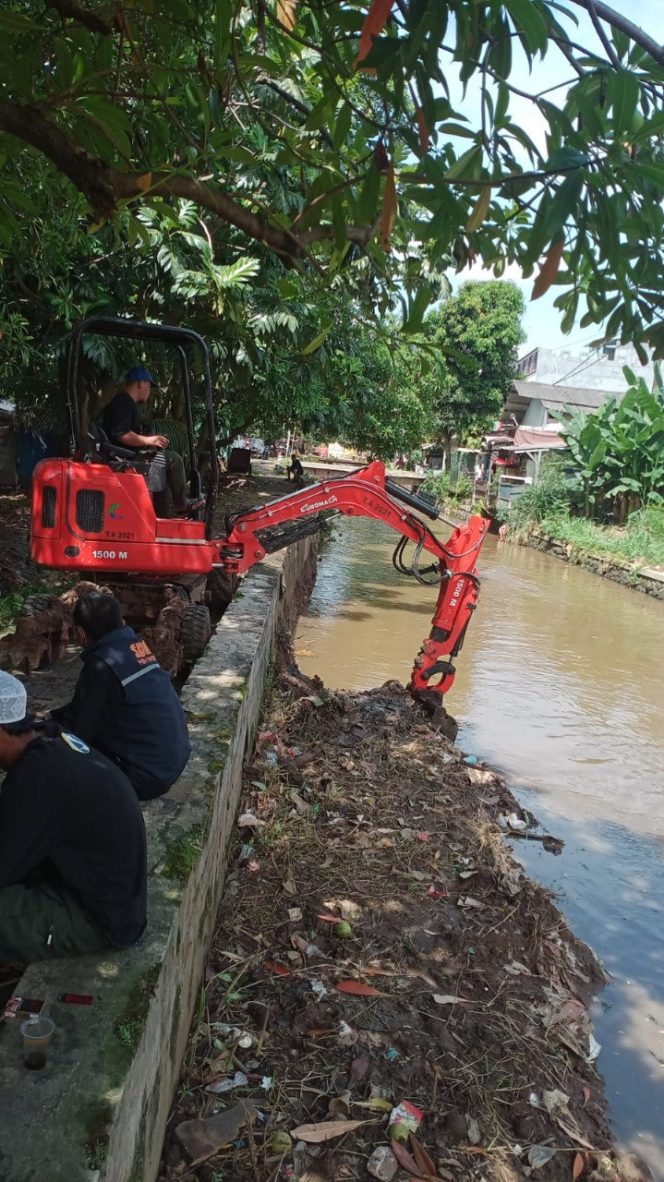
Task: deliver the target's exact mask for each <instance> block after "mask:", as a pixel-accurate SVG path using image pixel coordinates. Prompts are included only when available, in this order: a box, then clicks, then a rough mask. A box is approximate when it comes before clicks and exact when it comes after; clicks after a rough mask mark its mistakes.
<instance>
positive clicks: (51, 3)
mask: <svg viewBox="0 0 664 1182" xmlns="http://www.w3.org/2000/svg"><path fill="white" fill-rule="evenodd" d="M45 4H46V7H47V8H52V9H53V10H54V12H57V13H59V14H60V16H61V17H62V19H63V20H66V19H67V18H69V19H70V20H73V21H76V22H77V24H79V25H83V26H84V27H85V28H86V29H89V30H90V32H91V33H103V34H104V35H105V36H107V37H108V36H109V35H110V34H111V33H115V32H116V31H117V30H118V25H117V17H116V16H115V15H114V16H113V18H112V20H110V21H105V20H104V18H103V17H101V16H98V15H97V13H95V12H90V11H89V9H87V8H81V6H80V5H79V4H76V3H75V2H74V0H45ZM118 7H119V5H118Z"/></svg>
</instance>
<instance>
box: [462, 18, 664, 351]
mask: <svg viewBox="0 0 664 1182" xmlns="http://www.w3.org/2000/svg"><path fill="white" fill-rule="evenodd" d="M607 3H608V4H609V6H610V7H611V8H613V9H614V10H615V11H617V12H620V13H622V14H623V15H625V16H627V17H629V19H630V20H631V21H633V22H634V23H635V24H638V25H640V26H641V28H643V29H644V30H645V31H646V32H648V33H649V34H650V35H651V36H654V37H656V38H658V39H659V30H660V29H661V27H662V22H663V18H664V0H607ZM568 7H569V9H570V10H571V11H573V12H574V14H575V16H577V18H578V21H579V26H578V29H577V30H576V31H575V32H574V33H573V37H574V39H575V40H578V41H579V42H580V43H581V44H582V45H584V46H588V47H598V46H599V42H598V40H597V37H596V34H595V31H594V29H593V27H592V24H591V22H590V18H589V17H588V16H587V15H586V14H585V13H584V12H583V11H582V9H580V8H576V7H575V6H574V5H573V4H569V5H568ZM563 23H564V24H565V25H566V26H567V27H570V26H568V25H567V21H565V20H564V18H563ZM602 52H603V51H602ZM570 76H571V69H570V66H569V65H568V63H567V62H565V60H564V59H563V58H562V57H561V55H560V54H559V53H558V52H557V51H555V50H554V51H552V52H551V51H550V52H549V53H548V54H547V56H546V57H545V58H544V60H543V61H539V60H536V61H535V63H534V67H533V75H531V74H530V72H529V69H528V63H527V61H526V59H525V57H522V58H521V60H520V61H519V60H517V59H515V68H514V71H513V74H512V76H511V78H510V81H511V82H513V83H514V85H515V86H517V87H520V88H522V89H524V90H526V91H530V90H536V91H538V92H539V91H542V90H545V89H547V88H548V87H550V86H557V85H558V84H559V83H561V82H565V81H566V80H567V79H569V78H570ZM470 86H472V82H471V84H470ZM470 86H469V93H468V95H467V96H466V99H465V100H464V101H463V102H460V104H459V105H460V107H461V108H462V109H463V110H464V111H466V112H467V113H468V116H469V118H470V119H472V118H473V107H475V111H476V110H477V107H476V104H475V103H474V102H473V97H472V94H471V91H470ZM564 95H565V90H564V89H561V90H558V91H556V92H555V94H552V95H551V96H550V99H551V101H553V102H556V103H558V102H562V101H564ZM454 98H455V96H454V93H453V95H452V101H453V102H454ZM512 112H513V118H514V119H515V121H516V122H519V123H520V124H521V126H523V127H524V129H525V130H526V131H527V132H528V134H529V135H530V136H531V138H532V139H533V140H534V141H535V142H536V143H537V144H538V147H539V146H541V145H543V142H544V137H543V129H544V123H543V121H542V120H541V117H540V116H539V113H538V112H537V111H535V110H534V109H533V108H532V106H531V104H530V103H528V102H527V101H526V100H525V99H519V98H516V99H515V100H513V106H512ZM492 277H493V276H492V273H491V272H489V271H484V270H482V269H481V268H480V267H475V268H473V269H471V270H470V271H465V272H463V273H462V274H461V275H460V276H458V277H456V278H455V279H454V280H453V283H454V286H455V287H456V286H457V285H458V283H459V281H461V282H463V280H464V279H490V278H492ZM505 278H508V279H512V280H514V282H515V283H518V285H519V286H520V287H521V288H522V290H523V293H524V297H525V300H526V315H525V320H524V328H525V331H526V334H527V338H528V339H527V343H526V345H525V346H524V352H525V351H526V350H527V349H532V348H535V347H536V346H537V345H541V346H544V347H546V348H557V347H560V346H562V345H568V346H571V345H572V344H574V345H579V346H581V345H582V344H588V343H589V342H590V341H591V340H593V339H595V338H597V337H598V336H599V335H601V329H600V327H599V326H597V327H596V328H594V329H593V327H592V326H591V327H590V328H585V329H581V328H580V327H579V325H578V324H577V325H575V327H574V328H573V329H572V331H571V332H570V333H569V334H568V335H567V336H564V335H563V333H562V332H561V331H560V316H561V314H560V313H559V312H558V311H557V310H556V309H555V308H554V306H553V301H554V299H555V298H556V296H557V295H558V291H556V289H555V288H554V289H552V290H551V291H550V292H548V293H547V294H546V295H544V296H542V297H541V298H540V299H539V300H536V301H534V302H532V301H531V299H530V293H531V290H532V284H533V280H532V278H531V279H526V280H524V279H523V278H522V276H521V274H520V273H519V271H518V270H517V269H516V268H509V269H508V270H507V271H506V273H505ZM582 315H583V310H582V311H581V316H582Z"/></svg>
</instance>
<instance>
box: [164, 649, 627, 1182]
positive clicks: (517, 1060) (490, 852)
mask: <svg viewBox="0 0 664 1182" xmlns="http://www.w3.org/2000/svg"><path fill="white" fill-rule="evenodd" d="M264 727H265V729H264V730H263V731H262V732H261V734H260V735H259V739H258V746H257V753H256V756H255V759H254V763H253V765H252V767H251V768H250V769H249V770H248V772H247V780H246V797H245V802H244V807H245V811H244V813H243V814H242V815H241V816H240V818H239V822H238V841H237V850H236V858H235V863H234V866H233V868H232V871H231V873H230V877H229V880H228V884H227V890H226V895H225V899H224V903H223V905H222V911H221V915H220V926H219V928H218V930H217V933H216V938H215V941H214V946H213V949H212V952H211V955H210V959H209V964H208V968H207V974H206V980H205V987H204V997H203V1001H202V1004H201V1007H200V1011H199V1015H198V1018H197V1021H196V1023H195V1026H194V1029H193V1032H192V1037H191V1043H190V1051H189V1055H188V1058H187V1066H186V1069H185V1074H184V1077H183V1080H182V1085H181V1088H180V1090H179V1093H178V1097H177V1099H176V1102H175V1103H174V1106H173V1109H172V1112H171V1117H170V1121H169V1127H168V1133H167V1139H166V1146H165V1151H164V1157H163V1162H162V1172H161V1175H160V1179H161V1182H172V1180H174V1179H193V1178H197V1179H201V1182H213V1180H215V1179H218V1178H221V1177H222V1176H223V1177H224V1178H229V1177H233V1178H237V1179H243V1180H244V1179H245V1178H246V1179H247V1180H252V1182H259V1180H262V1179H266V1180H267V1179H273V1180H274V1182H278V1180H280V1179H290V1178H303V1179H306V1182H326V1180H328V1179H331V1178H333V1177H334V1178H340V1179H344V1178H345V1179H354V1178H358V1179H359V1178H363V1179H366V1178H367V1172H368V1174H369V1175H370V1176H373V1177H375V1178H377V1179H379V1180H380V1182H390V1180H391V1179H392V1178H393V1177H395V1175H396V1174H397V1171H399V1178H400V1179H404V1182H405V1179H406V1178H407V1177H408V1176H410V1177H411V1178H419V1179H442V1180H448V1179H485V1180H487V1182H489V1180H491V1182H494V1180H495V1182H498V1180H501V1182H508V1180H511V1179H519V1178H527V1177H534V1178H536V1179H541V1180H542V1182H557V1180H559V1179H560V1180H561V1182H562V1180H563V1179H564V1180H565V1182H568V1180H569V1179H584V1180H590V1179H593V1180H594V1182H599V1180H600V1179H601V1180H603V1182H609V1180H610V1182H619V1180H620V1179H621V1178H622V1179H624V1178H626V1177H628V1175H627V1174H626V1173H625V1172H624V1170H623V1167H622V1166H619V1165H618V1164H617V1158H616V1155H615V1154H613V1153H612V1152H611V1148H610V1147H611V1140H610V1135H609V1132H608V1127H607V1121H606V1113H605V1106H604V1099H603V1092H602V1083H601V1079H600V1077H599V1075H598V1074H597V1070H596V1067H595V1059H596V1057H597V1054H598V1051H599V1047H598V1045H597V1043H596V1042H595V1040H594V1038H593V1036H592V1033H591V1031H590V1022H589V1017H588V1009H587V1005H588V1001H589V999H590V997H591V995H592V993H593V992H594V991H596V990H597V988H598V987H600V985H601V983H602V979H603V976H602V972H601V969H600V967H599V965H598V963H597V961H596V959H595V957H594V955H593V954H592V952H591V951H590V950H589V949H588V948H587V947H586V946H585V945H583V944H581V943H579V941H577V940H576V939H575V938H574V936H573V935H572V934H571V933H570V931H569V930H568V928H567V927H566V925H565V922H564V920H563V918H562V917H561V915H560V913H559V912H558V911H557V910H556V908H555V906H554V905H553V903H552V901H551V899H550V897H549V896H548V895H547V893H546V892H545V891H544V890H542V889H541V888H540V887H538V886H537V885H535V884H533V883H532V882H530V881H529V880H527V879H526V878H525V877H524V875H523V873H522V871H521V869H520V868H519V866H518V865H517V864H516V862H515V861H514V859H513V857H512V854H511V851H510V849H509V847H508V846H507V844H506V841H505V831H506V830H507V831H508V832H509V833H511V834H514V835H518V834H522V835H523V834H525V835H531V836H540V837H541V836H543V835H540V834H537V833H536V832H535V828H534V821H533V819H532V818H531V817H529V816H528V815H527V814H524V813H523V812H522V810H520V808H519V806H518V804H517V802H516V801H515V799H514V798H513V797H512V796H511V794H510V792H509V790H508V788H507V786H506V784H505V782H504V781H503V780H502V779H501V778H500V777H499V776H498V775H496V774H495V773H494V772H492V771H490V770H488V769H486V768H484V767H482V766H481V765H480V764H479V763H478V761H477V760H474V759H473V758H472V757H465V758H464V756H463V753H462V752H460V751H459V750H458V749H457V748H454V747H452V746H451V745H450V743H449V742H448V741H447V740H446V739H444V738H443V737H442V736H441V735H440V734H439V733H437V732H436V731H435V730H433V729H432V727H431V726H430V725H429V723H428V722H427V721H426V720H425V719H424V717H423V716H422V714H421V712H420V710H419V708H418V707H417V706H416V705H415V704H414V703H413V702H412V700H411V699H410V698H409V697H408V695H407V694H406V693H405V691H404V690H403V689H402V687H401V686H399V685H397V684H395V683H388V685H387V686H384V687H383V688H382V689H380V690H377V691H372V692H369V693H364V694H346V693H334V694H332V693H328V692H327V691H326V690H325V689H324V687H323V686H322V685H321V683H320V682H318V681H313V682H312V681H310V680H309V679H305V678H303V677H302V676H300V675H299V674H297V673H296V672H291V673H289V674H285V675H283V676H282V678H281V680H280V682H279V685H278V687H277V690H276V691H275V693H274V694H273V699H272V703H271V706H270V709H269V713H268V716H267V718H266V720H265V724H264ZM549 840H550V841H551V842H553V844H552V845H551V846H550V848H552V849H553V851H554V852H555V850H556V848H559V846H558V847H557V846H556V844H555V841H554V839H549ZM623 1165H624V1163H623ZM629 1176H630V1178H631V1177H634V1178H636V1177H643V1178H645V1177H646V1175H645V1174H638V1173H637V1174H633V1175H629Z"/></svg>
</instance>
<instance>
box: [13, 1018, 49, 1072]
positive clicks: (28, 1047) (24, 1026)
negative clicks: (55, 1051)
mask: <svg viewBox="0 0 664 1182" xmlns="http://www.w3.org/2000/svg"><path fill="white" fill-rule="evenodd" d="M54 1032H55V1022H52V1021H51V1019H50V1018H33V1019H32V1020H31V1021H28V1022H21V1034H22V1036H23V1062H24V1063H25V1066H26V1067H27V1068H28V1070H30V1071H39V1070H41V1068H42V1067H44V1066H45V1064H46V1053H47V1051H48V1047H49V1045H50V1042H51V1039H52V1038H53V1034H54Z"/></svg>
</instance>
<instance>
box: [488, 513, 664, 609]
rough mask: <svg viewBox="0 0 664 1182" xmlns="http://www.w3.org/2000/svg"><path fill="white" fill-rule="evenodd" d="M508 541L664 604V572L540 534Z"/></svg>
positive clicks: (533, 532)
mask: <svg viewBox="0 0 664 1182" xmlns="http://www.w3.org/2000/svg"><path fill="white" fill-rule="evenodd" d="M506 540H507V541H508V542H512V543H513V544H515V545H517V546H528V547H530V549H532V550H541V551H542V552H543V553H545V554H550V555H551V556H552V557H553V558H559V559H560V560H561V561H562V562H569V563H570V564H571V565H572V566H580V567H582V568H583V570H587V571H589V572H590V574H593V575H601V577H602V578H604V579H611V580H612V582H614V583H619V584H620V585H621V586H622V587H628V588H630V589H631V590H632V591H641V592H642V593H643V594H644V595H650V596H652V598H653V599H662V600H664V570H656V569H654V568H653V567H646V566H635V565H634V564H632V563H628V562H621V561H620V560H619V559H615V558H611V557H610V556H609V555H607V554H590V553H589V552H588V551H585V550H576V549H574V547H573V546H572V545H571V544H570V543H568V542H563V541H561V539H560V538H554V537H552V536H551V535H550V534H545V533H542V532H540V531H539V530H537V531H536V530H533V531H532V532H531V533H530V534H528V535H527V536H523V537H510V536H509V534H508V535H507V539H506Z"/></svg>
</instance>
